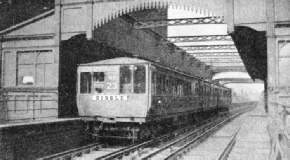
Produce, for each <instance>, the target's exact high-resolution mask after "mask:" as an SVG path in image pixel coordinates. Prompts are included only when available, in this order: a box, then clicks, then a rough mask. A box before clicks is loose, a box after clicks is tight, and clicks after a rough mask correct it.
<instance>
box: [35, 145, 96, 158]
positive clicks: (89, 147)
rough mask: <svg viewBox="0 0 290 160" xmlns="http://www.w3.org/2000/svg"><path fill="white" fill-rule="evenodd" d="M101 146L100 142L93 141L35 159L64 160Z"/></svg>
mask: <svg viewBox="0 0 290 160" xmlns="http://www.w3.org/2000/svg"><path fill="white" fill-rule="evenodd" d="M99 147H101V143H99V142H97V143H93V144H89V145H87V146H84V147H80V148H75V149H71V150H68V151H64V152H60V153H56V154H53V155H49V156H46V157H42V158H38V159H37V160H65V159H72V158H73V157H77V156H81V155H83V154H88V153H90V152H92V151H94V150H97V148H99Z"/></svg>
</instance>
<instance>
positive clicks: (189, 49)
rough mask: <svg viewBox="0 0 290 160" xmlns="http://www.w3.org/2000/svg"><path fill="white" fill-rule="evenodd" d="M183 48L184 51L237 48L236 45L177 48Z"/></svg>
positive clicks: (181, 47)
mask: <svg viewBox="0 0 290 160" xmlns="http://www.w3.org/2000/svg"><path fill="white" fill-rule="evenodd" d="M179 48H180V49H182V50H184V51H196V50H237V48H236V46H235V45H195V46H178V47H177V48H176V49H177V50H178V49H179Z"/></svg>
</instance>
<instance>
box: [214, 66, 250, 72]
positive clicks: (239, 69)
mask: <svg viewBox="0 0 290 160" xmlns="http://www.w3.org/2000/svg"><path fill="white" fill-rule="evenodd" d="M212 70H213V72H215V73H219V72H247V70H246V68H245V67H244V66H213V68H212Z"/></svg>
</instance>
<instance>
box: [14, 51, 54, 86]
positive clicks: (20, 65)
mask: <svg viewBox="0 0 290 160" xmlns="http://www.w3.org/2000/svg"><path fill="white" fill-rule="evenodd" d="M53 72H54V68H53V54H52V52H51V51H25V52H18V53H17V85H20V86H51V85H53V84H54V78H53V76H54V74H53Z"/></svg>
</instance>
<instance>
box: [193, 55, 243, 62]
mask: <svg viewBox="0 0 290 160" xmlns="http://www.w3.org/2000/svg"><path fill="white" fill-rule="evenodd" d="M195 58H197V59H200V60H213V61H214V60H215V59H241V58H240V56H212V57H195Z"/></svg>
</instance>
